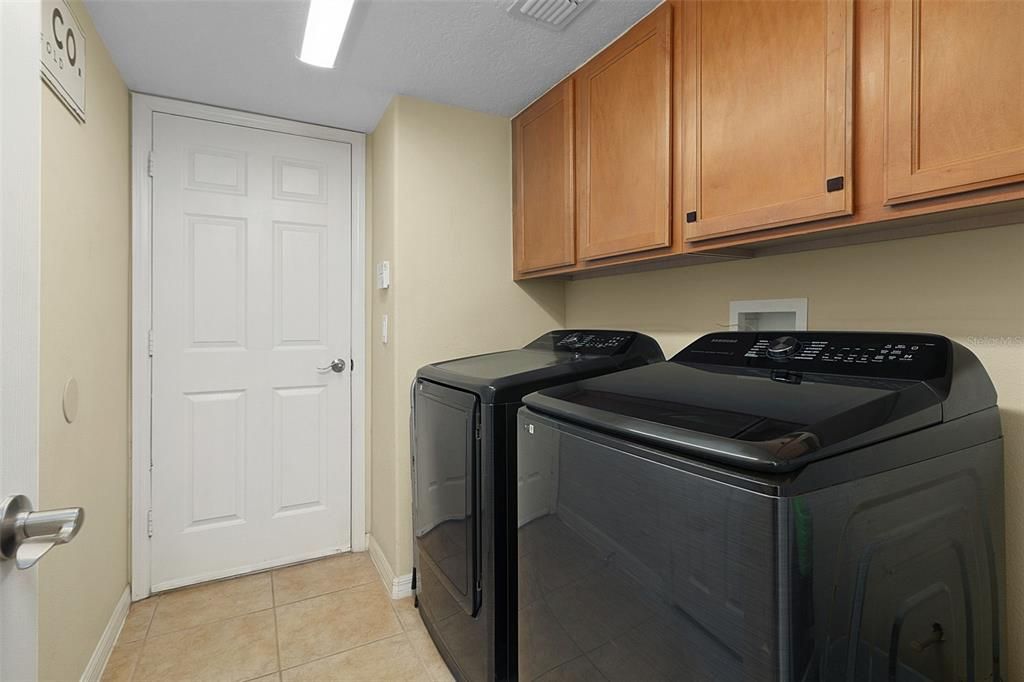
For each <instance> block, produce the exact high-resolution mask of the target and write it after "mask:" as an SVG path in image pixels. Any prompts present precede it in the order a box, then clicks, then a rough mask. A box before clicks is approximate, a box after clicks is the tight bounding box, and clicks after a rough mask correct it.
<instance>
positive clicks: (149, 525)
mask: <svg viewBox="0 0 1024 682" xmlns="http://www.w3.org/2000/svg"><path fill="white" fill-rule="evenodd" d="M146 537H153V510H152V509H150V510H149V511H147V512H146Z"/></svg>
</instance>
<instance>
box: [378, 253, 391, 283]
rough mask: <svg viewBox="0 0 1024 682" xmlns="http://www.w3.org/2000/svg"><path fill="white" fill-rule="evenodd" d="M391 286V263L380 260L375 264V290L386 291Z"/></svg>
mask: <svg viewBox="0 0 1024 682" xmlns="http://www.w3.org/2000/svg"><path fill="white" fill-rule="evenodd" d="M390 286H391V261H386V260H382V261H381V262H379V263H377V288H378V289H387V288H389V287H390Z"/></svg>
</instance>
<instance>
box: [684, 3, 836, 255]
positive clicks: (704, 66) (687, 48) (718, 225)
mask: <svg viewBox="0 0 1024 682" xmlns="http://www.w3.org/2000/svg"><path fill="white" fill-rule="evenodd" d="M685 8H686V16H684V17H683V30H684V32H685V36H684V40H683V49H684V54H683V69H684V70H685V72H686V73H685V75H684V83H685V86H684V93H683V97H684V103H683V108H684V111H685V117H684V128H685V133H684V135H685V143H684V155H685V158H686V162H685V166H686V170H685V173H686V182H687V186H686V187H685V189H684V192H683V196H684V204H685V210H686V211H687V216H686V220H687V225H686V235H687V239H690V240H694V239H706V238H710V237H718V236H722V235H726V234H734V233H739V232H747V231H750V230H755V229H760V228H765V227H777V226H780V225H789V224H793V223H800V222H805V221H809V220H816V219H820V218H826V217H832V216H839V215H845V214H849V213H850V212H851V211H852V198H853V191H852V187H851V185H852V179H851V177H850V168H851V159H852V153H851V148H850V145H851V139H852V125H851V124H852V104H851V100H852V92H853V90H852V87H853V82H852V81H853V78H852V67H853V59H852V55H851V51H852V31H853V7H852V3H851V1H850V0H801V1H800V2H774V1H772V0H748V1H745V2H740V1H735V0H713V1H709V2H690V3H687V4H686V5H685Z"/></svg>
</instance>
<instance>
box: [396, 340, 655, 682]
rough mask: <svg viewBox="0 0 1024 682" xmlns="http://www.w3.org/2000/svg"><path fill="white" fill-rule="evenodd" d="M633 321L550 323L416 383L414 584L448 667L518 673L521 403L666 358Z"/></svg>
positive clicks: (484, 676) (488, 675) (545, 482)
mask: <svg viewBox="0 0 1024 682" xmlns="http://www.w3.org/2000/svg"><path fill="white" fill-rule="evenodd" d="M664 358H665V356H664V355H663V354H662V352H661V348H660V347H659V346H658V344H657V342H655V341H654V339H652V338H650V337H648V336H644V335H643V334H637V333H636V332H629V331H594V330H563V331H554V332H550V333H548V334H545V335H544V336H541V337H540V338H538V339H537V340H535V341H533V342H532V343H530V344H528V345H527V346H526V347H524V348H522V349H519V350H512V351H505V352H500V353H490V354H487V355H477V356H474V357H469V358H462V359H458V360H451V361H448V362H441V363H437V364H433V365H428V366H426V367H423V368H422V369H420V371H419V372H418V373H417V375H416V381H415V382H414V384H413V400H412V403H413V417H412V442H413V491H414V492H413V529H414V533H415V538H416V541H415V550H416V551H415V568H414V572H413V589H414V590H415V592H416V596H417V605H418V606H419V611H420V615H421V617H422V618H423V621H424V623H425V624H426V626H427V630H428V631H429V632H430V635H431V637H432V638H433V639H434V642H435V643H436V644H437V648H438V650H439V651H440V652H441V654H442V656H443V657H444V659H445V661H446V662H447V663H448V666H449V668H450V669H451V671H452V673H453V675H454V676H455V677H456V678H458V679H461V680H508V679H515V676H516V663H517V658H516V655H515V651H516V648H515V632H516V623H515V606H514V605H515V601H514V600H515V575H516V573H515V571H516V568H515V563H516V552H515V538H516V526H517V524H516V496H517V489H518V491H519V494H520V495H522V494H523V491H526V494H527V496H529V495H531V494H532V492H531V491H534V490H537V489H541V488H544V487H550V486H551V485H552V484H553V483H552V480H551V475H550V474H551V472H528V474H529V475H527V476H525V477H524V476H523V475H522V474H523V472H519V476H518V477H517V472H516V412H517V410H518V409H519V407H520V406H521V405H522V402H521V401H522V397H523V396H524V395H525V394H527V393H530V392H532V391H536V390H539V389H542V388H546V387H550V386H555V385H557V384H561V383H565V382H569V381H576V380H579V379H583V378H587V377H595V376H598V375H603V374H608V373H609V372H615V371H617V370H620V369H626V368H632V367H638V366H641V365H646V364H648V363H651V362H659V361H663V360H664Z"/></svg>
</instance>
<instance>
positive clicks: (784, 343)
mask: <svg viewBox="0 0 1024 682" xmlns="http://www.w3.org/2000/svg"><path fill="white" fill-rule="evenodd" d="M799 350H800V342H799V341H798V340H796V339H795V338H794V337H792V336H780V337H779V338H777V339H775V340H774V341H772V342H771V343H770V344H769V345H768V352H767V355H768V357H770V358H772V359H773V360H785V359H786V358H788V357H792V356H793V355H796V353H797V351H799Z"/></svg>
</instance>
